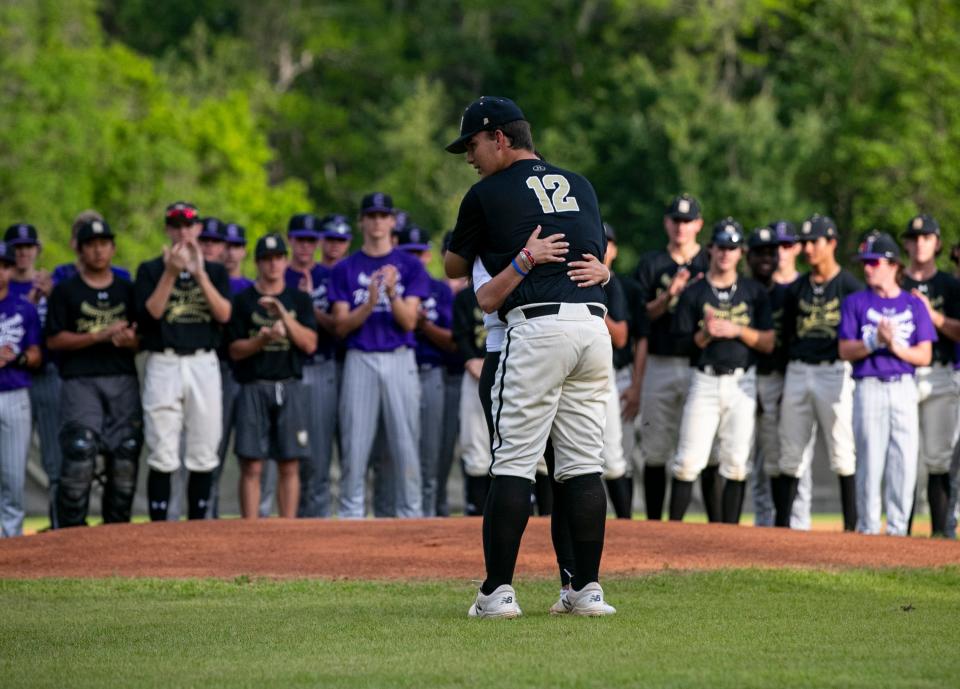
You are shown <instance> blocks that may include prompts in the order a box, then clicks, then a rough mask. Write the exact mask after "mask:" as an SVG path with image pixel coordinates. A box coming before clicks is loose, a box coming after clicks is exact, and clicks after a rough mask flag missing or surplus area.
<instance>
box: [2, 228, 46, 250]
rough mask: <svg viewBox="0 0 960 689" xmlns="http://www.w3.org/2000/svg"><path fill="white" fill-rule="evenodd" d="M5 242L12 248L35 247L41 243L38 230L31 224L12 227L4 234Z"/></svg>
mask: <svg viewBox="0 0 960 689" xmlns="http://www.w3.org/2000/svg"><path fill="white" fill-rule="evenodd" d="M3 241H5V242H6V243H7V244H9V245H10V246H12V247H14V246H35V245H37V244H39V243H40V239H39V237H38V236H37V228H36V227H34V226H33V225H30V224H29V223H25V222H19V223H17V224H16V225H11V226H10V227H8V228H7V231H6V232H4V233H3Z"/></svg>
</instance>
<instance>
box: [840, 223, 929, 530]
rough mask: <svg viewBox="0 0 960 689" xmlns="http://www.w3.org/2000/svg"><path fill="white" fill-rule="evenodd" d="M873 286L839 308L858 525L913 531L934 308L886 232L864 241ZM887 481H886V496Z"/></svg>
mask: <svg viewBox="0 0 960 689" xmlns="http://www.w3.org/2000/svg"><path fill="white" fill-rule="evenodd" d="M857 258H859V259H860V260H861V261H862V262H863V272H864V276H865V278H866V281H867V289H866V290H863V291H860V292H854V293H853V294H851V295H849V296H847V297H846V298H845V299H844V300H843V303H842V304H841V306H840V325H839V328H838V330H837V337H838V339H839V350H838V351H839V354H840V357H841V358H842V359H844V360H846V361H850V362H853V378H854V380H855V381H856V388H855V390H854V396H853V433H854V441H855V443H856V450H857V471H856V486H857V531H859V532H860V533H867V534H877V533H880V509H881V503H882V506H883V508H884V510H885V511H886V513H887V534H889V535H891V536H905V535H907V523H908V520H909V518H910V511H911V508H912V506H913V494H914V489H915V487H916V481H917V461H918V457H919V452H920V440H919V433H920V421H919V413H918V409H917V399H918V396H917V384H916V380H915V378H914V371H915V370H916V367H918V366H928V365H929V364H930V359H931V356H932V352H933V347H932V342H934V341H936V339H937V332H936V329H935V328H934V326H933V322H932V321H931V320H930V315H929V314H928V313H927V307H926V306H925V305H924V303H923V302H922V301H921V300H920V299H919V298H917V297H915V296H914V295H912V294H910V293H909V292H906V291H904V290H902V289H901V288H900V286H899V285H898V284H897V271H898V269H899V265H900V249H899V247H898V246H897V243H896V241H894V239H893V238H892V237H891V236H890V235H888V234H885V233H882V232H871V233H870V234H869V235H867V237H866V238H865V239H864V241H863V243H862V244H861V245H860V253H859V254H858V256H857ZM881 486H885V488H884V490H883V492H882V495H881Z"/></svg>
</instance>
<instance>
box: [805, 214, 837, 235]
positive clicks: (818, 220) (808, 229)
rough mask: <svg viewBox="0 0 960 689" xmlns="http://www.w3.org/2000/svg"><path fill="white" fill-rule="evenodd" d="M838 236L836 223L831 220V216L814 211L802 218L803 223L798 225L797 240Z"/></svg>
mask: <svg viewBox="0 0 960 689" xmlns="http://www.w3.org/2000/svg"><path fill="white" fill-rule="evenodd" d="M838 236H839V234H838V233H837V223H835V222H834V221H833V218H831V217H828V216H826V215H820V214H819V213H814V214H813V215H811V216H810V217H809V218H807V219H806V220H804V221H803V225H801V226H800V235H799V237H798V240H799V241H806V240H808V239H819V238H820V237H825V238H827V239H836V238H837V237H838Z"/></svg>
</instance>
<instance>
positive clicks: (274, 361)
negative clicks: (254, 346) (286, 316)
mask: <svg viewBox="0 0 960 689" xmlns="http://www.w3.org/2000/svg"><path fill="white" fill-rule="evenodd" d="M262 296H263V295H262V294H260V292H258V291H257V288H256V287H255V286H253V287H248V288H247V289H245V290H244V291H242V292H240V293H239V294H238V295H237V296H236V297H234V298H233V313H232V314H231V316H230V324H229V326H228V327H227V340H228V341H230V342H233V341H234V340H242V339H246V338H249V337H255V336H256V335H257V334H258V333H259V332H260V328H262V327H264V326H266V327H268V328H269V327H272V326H273V324H274V323H275V322H276V321H277V319H276V318H273V317H272V316H268V315H267V311H266V309H264V308H263V307H262V306H261V305H260V304H259V303H258V302H259V299H260V297H262ZM275 296H276V298H277V300H278V301H279V302H280V303H281V304H283V306H284V308H285V309H286V310H287V311H290V312H291V313H293V314H294V315H295V317H296V319H297V322H298V323H300V325H303V326H305V327H307V328H309V329H310V330H316V329H317V320H316V317H315V316H314V313H313V302H312V301H311V299H310V295H309V294H307V293H306V292H304V291H302V290H299V289H294V288H292V287H284V289H283V292H281V293H280V294H277V295H275ZM306 359H307V354H306V353H305V352H304V351H303V350H301V349H299V348H297V347H296V345H294V344H293V342H291V341H290V339H289V338H286V337H285V338H282V339H279V340H277V341H276V342H270V343H268V344H267V345H266V346H265V347H264V348H263V349H261V350H260V351H259V352H257V353H256V354H254V355H253V356H248V357H247V358H245V359H237V360H235V361H234V362H233V372H234V375H235V376H236V378H237V382H238V383H252V382H254V381H257V380H274V381H275V380H288V379H290V378H302V377H303V362H304V361H306Z"/></svg>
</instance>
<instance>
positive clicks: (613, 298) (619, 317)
mask: <svg viewBox="0 0 960 689" xmlns="http://www.w3.org/2000/svg"><path fill="white" fill-rule="evenodd" d="M603 289H604V290H605V291H606V293H607V315H608V316H610V318H612V319H613V320H615V321H623V322H626V324H627V344H626V345H624V346H623V347H616V348H614V350H613V367H614V368H615V369H616V368H623V367H624V366H629V365H630V364H631V363H633V350H632V349H631V344H632V343H633V337H632V332H631V331H632V328H633V320H634V319H633V318H632V317H631V315H632V314H631V313H630V305H629V302H628V301H627V294H626V290H625V288H624V284H623V280H621V278H620V277H619V276H618V275H616V274H614V273H611V274H610V282H608V283H607V284H606V285H605V286H604V288H603Z"/></svg>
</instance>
